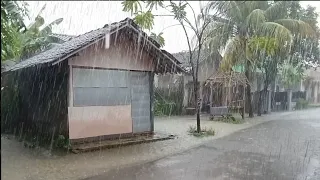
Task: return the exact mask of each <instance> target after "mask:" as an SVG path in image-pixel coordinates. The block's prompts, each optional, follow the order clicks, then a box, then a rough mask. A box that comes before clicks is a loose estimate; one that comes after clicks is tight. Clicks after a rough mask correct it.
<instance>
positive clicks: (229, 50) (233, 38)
mask: <svg viewBox="0 0 320 180" xmlns="http://www.w3.org/2000/svg"><path fill="white" fill-rule="evenodd" d="M289 3H290V2H286V1H280V2H276V3H273V4H268V2H267V1H213V2H210V3H208V5H207V7H206V9H207V11H208V14H210V12H212V11H215V14H218V15H210V16H211V18H212V20H213V21H214V23H212V27H211V28H208V31H206V35H207V37H208V40H207V44H208V45H209V46H210V47H211V48H224V51H225V55H224V57H223V60H222V62H221V69H223V70H225V71H231V69H232V67H233V66H234V65H236V64H242V65H244V66H245V74H246V76H247V78H248V79H249V81H251V80H252V72H253V69H254V68H253V67H254V64H255V60H254V59H253V58H252V57H253V56H251V55H252V53H250V51H249V48H248V42H249V40H250V39H252V38H253V37H254V36H267V37H270V38H275V39H276V40H277V41H278V42H279V43H280V44H284V45H285V46H284V47H288V48H289V47H290V44H291V42H292V34H293V33H300V35H302V36H306V35H310V34H312V33H313V32H312V28H311V27H310V26H309V25H308V24H307V23H305V22H303V21H300V20H295V19H288V18H286V17H287V16H286V14H287V11H286V7H288V5H289ZM217 12H218V13H217ZM246 94H247V95H246V96H247V101H248V102H251V88H250V85H249V84H248V88H247V93H246ZM249 105H250V106H249V116H250V117H253V111H252V105H251V103H249Z"/></svg>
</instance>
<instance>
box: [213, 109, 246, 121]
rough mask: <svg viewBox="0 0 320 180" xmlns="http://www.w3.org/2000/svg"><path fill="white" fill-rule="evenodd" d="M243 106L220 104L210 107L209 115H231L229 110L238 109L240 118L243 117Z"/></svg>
mask: <svg viewBox="0 0 320 180" xmlns="http://www.w3.org/2000/svg"><path fill="white" fill-rule="evenodd" d="M243 110H244V108H243V107H241V106H220V107H210V116H211V117H212V118H214V116H222V117H224V116H231V111H238V112H239V113H240V114H241V116H242V119H244V112H243Z"/></svg>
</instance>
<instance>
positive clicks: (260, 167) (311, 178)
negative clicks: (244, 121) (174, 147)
mask: <svg viewBox="0 0 320 180" xmlns="http://www.w3.org/2000/svg"><path fill="white" fill-rule="evenodd" d="M108 179H117V180H129V179H139V180H149V179H156V180H163V179H166V180H182V179H183V180H194V179H201V180H207V179H208V180H209V179H210V180H212V179H217V180H220V179H228V180H236V179H237V180H251V179H257V180H273V179H274V180H280V179H281V180H289V179H290V180H292V179H297V180H300V179H301V180H319V179H320V109H311V110H306V111H295V112H292V113H288V114H287V115H283V116H279V117H278V118H276V119H274V120H272V121H269V122H266V123H263V124H260V125H257V126H255V127H252V128H249V129H245V130H242V131H239V132H237V133H234V134H231V135H229V136H226V137H224V138H221V139H217V140H213V141H210V142H208V143H206V144H204V145H201V146H199V147H197V148H193V149H190V150H188V151H185V152H183V153H179V154H175V155H172V156H169V157H166V158H163V159H160V160H157V161H154V162H149V163H145V164H140V165H136V166H132V167H126V168H119V169H116V170H113V171H109V172H107V173H105V174H102V175H99V176H95V177H91V178H88V179H87V180H108Z"/></svg>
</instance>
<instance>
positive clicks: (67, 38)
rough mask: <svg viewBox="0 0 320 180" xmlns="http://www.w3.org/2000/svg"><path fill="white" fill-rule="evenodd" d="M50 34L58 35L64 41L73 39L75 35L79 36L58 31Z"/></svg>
mask: <svg viewBox="0 0 320 180" xmlns="http://www.w3.org/2000/svg"><path fill="white" fill-rule="evenodd" d="M50 36H52V37H56V38H58V39H60V40H62V41H64V42H66V41H69V40H71V39H72V38H74V37H77V36H73V35H67V34H56V33H52V34H51V35H50Z"/></svg>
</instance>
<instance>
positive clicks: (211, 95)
mask: <svg viewBox="0 0 320 180" xmlns="http://www.w3.org/2000/svg"><path fill="white" fill-rule="evenodd" d="M212 98H213V93H212V82H210V108H211V107H212Z"/></svg>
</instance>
